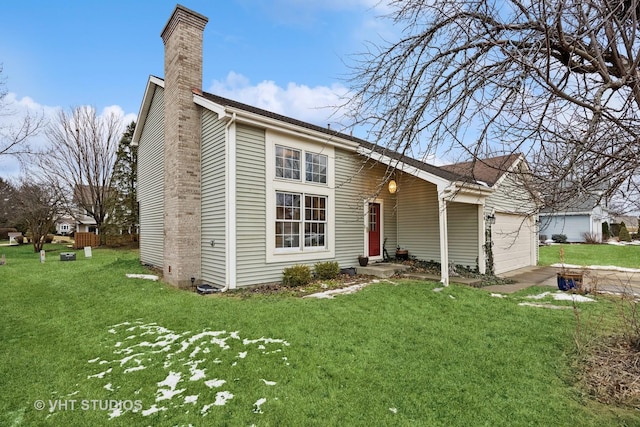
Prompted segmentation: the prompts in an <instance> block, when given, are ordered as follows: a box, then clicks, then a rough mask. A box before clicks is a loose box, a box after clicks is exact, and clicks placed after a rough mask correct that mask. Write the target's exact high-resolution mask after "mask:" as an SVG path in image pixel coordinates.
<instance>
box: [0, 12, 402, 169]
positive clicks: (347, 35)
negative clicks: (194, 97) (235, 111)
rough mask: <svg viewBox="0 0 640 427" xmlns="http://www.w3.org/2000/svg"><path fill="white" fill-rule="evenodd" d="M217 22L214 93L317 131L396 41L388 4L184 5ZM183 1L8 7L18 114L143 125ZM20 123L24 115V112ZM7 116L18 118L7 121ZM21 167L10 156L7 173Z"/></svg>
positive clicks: (8, 71) (211, 42)
mask: <svg viewBox="0 0 640 427" xmlns="http://www.w3.org/2000/svg"><path fill="white" fill-rule="evenodd" d="M180 3H181V4H182V5H184V6H185V7H188V8H190V9H192V10H194V11H196V12H198V13H200V14H202V15H204V16H206V17H207V18H209V22H208V24H207V26H206V28H205V33H204V71H203V74H204V76H203V89H204V90H205V91H209V92H212V93H216V94H218V95H222V96H226V97H229V98H232V99H236V100H238V101H242V102H246V103H249V104H252V105H255V106H258V107H261V108H265V109H268V110H271V111H274V112H278V113H281V114H285V115H289V116H292V117H295V118H298V119H301V120H305V121H309V122H312V123H315V124H318V125H325V124H326V123H329V122H331V121H333V120H332V119H331V118H330V117H329V116H330V114H331V112H332V109H330V108H322V107H327V106H331V105H336V103H338V102H339V96H340V95H341V94H344V93H345V92H346V91H347V83H346V77H347V75H348V73H349V67H348V66H347V65H346V64H348V63H350V62H352V58H351V55H353V54H356V53H358V52H362V51H363V50H364V43H365V42H366V41H376V40H379V37H380V36H381V35H382V36H389V34H391V28H389V27H385V25H388V23H387V22H386V21H382V20H380V19H378V18H377V17H378V16H380V15H381V14H383V13H384V12H385V9H384V7H383V6H381V5H379V4H378V3H379V2H378V1H377V0H324V1H322V0H271V1H267V0H231V1H229V0H226V1H221V0H182V1H181V2H180ZM175 5H176V1H175V0H171V1H169V0H153V1H136V0H129V1H121V0H111V1H101V2H98V1H87V0H84V1H77V0H70V1H60V0H57V1H56V0H41V1H36V0H21V1H12V2H6V4H3V6H2V15H1V17H0V64H2V67H3V71H2V74H1V75H0V76H2V77H3V78H4V79H5V89H7V90H8V92H9V94H8V96H7V97H6V101H9V102H12V103H13V107H12V108H13V110H12V111H17V112H20V111H24V110H26V109H29V110H31V111H42V112H44V114H45V115H47V116H49V117H53V115H54V114H55V111H56V110H57V109H60V108H63V109H67V110H68V109H70V108H72V107H76V106H81V105H89V106H92V107H94V108H96V110H97V111H98V112H103V111H105V109H109V111H114V110H115V111H119V112H121V114H122V115H123V116H125V119H126V120H127V121H129V120H134V119H136V117H137V114H138V110H139V108H140V102H141V100H142V96H143V92H144V88H145V84H146V82H147V79H148V77H149V75H156V76H159V77H163V76H164V71H163V44H162V39H161V38H160V32H161V31H162V29H163V28H164V25H165V24H166V22H167V20H168V18H169V16H170V15H171V13H172V12H173V9H174V8H175ZM15 116H16V118H17V117H19V114H16V115H15ZM4 120H7V118H5V119H4ZM16 171H17V165H16V163H15V162H13V161H7V159H0V177H3V176H10V175H12V174H15V173H16Z"/></svg>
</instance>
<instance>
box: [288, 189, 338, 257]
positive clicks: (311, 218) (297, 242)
mask: <svg viewBox="0 0 640 427" xmlns="http://www.w3.org/2000/svg"><path fill="white" fill-rule="evenodd" d="M302 212H304V215H302ZM275 228H276V229H275V247H276V248H277V249H285V248H298V249H302V250H304V248H325V247H326V235H327V234H326V230H327V197H326V196H315V195H302V194H299V193H285V192H276V223H275ZM303 232H304V235H302V233H303Z"/></svg>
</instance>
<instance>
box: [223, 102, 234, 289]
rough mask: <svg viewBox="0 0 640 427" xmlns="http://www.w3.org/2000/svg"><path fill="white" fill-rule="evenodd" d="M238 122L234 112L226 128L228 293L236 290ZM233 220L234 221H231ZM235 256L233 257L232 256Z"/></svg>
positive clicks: (226, 270)
mask: <svg viewBox="0 0 640 427" xmlns="http://www.w3.org/2000/svg"><path fill="white" fill-rule="evenodd" d="M235 122H236V113H235V112H234V113H233V114H232V115H231V119H230V120H229V121H228V122H227V124H226V125H225V127H224V132H225V154H226V155H225V158H226V162H225V173H226V175H227V179H228V185H227V186H226V192H225V199H226V201H227V203H226V207H225V216H226V218H227V220H226V224H227V227H226V230H225V240H226V243H227V244H226V250H227V256H226V257H225V258H226V266H225V274H226V276H227V280H225V282H226V284H225V285H224V288H222V289H220V292H226V291H227V290H228V289H229V288H231V289H234V288H235V281H236V221H235V218H236V204H235V197H236V180H235V175H232V171H233V170H234V168H232V166H233V165H234V164H235V161H236V147H235V132H232V131H231V130H230V129H231V126H233V125H234V124H235ZM232 133H233V138H231V134H232ZM232 140H233V141H232ZM232 198H233V202H234V203H231V201H232V200H231V199H232ZM231 219H233V220H231ZM232 255H233V256H232Z"/></svg>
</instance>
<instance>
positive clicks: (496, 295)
mask: <svg viewBox="0 0 640 427" xmlns="http://www.w3.org/2000/svg"><path fill="white" fill-rule="evenodd" d="M491 296H492V297H494V298H506V297H507V296H506V295H505V294H493V293H492V294H491Z"/></svg>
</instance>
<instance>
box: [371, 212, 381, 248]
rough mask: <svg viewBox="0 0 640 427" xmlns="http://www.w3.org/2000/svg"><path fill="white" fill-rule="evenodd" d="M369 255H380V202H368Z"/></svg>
mask: <svg viewBox="0 0 640 427" xmlns="http://www.w3.org/2000/svg"><path fill="white" fill-rule="evenodd" d="M369 256H370V257H376V256H380V203H369Z"/></svg>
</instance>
